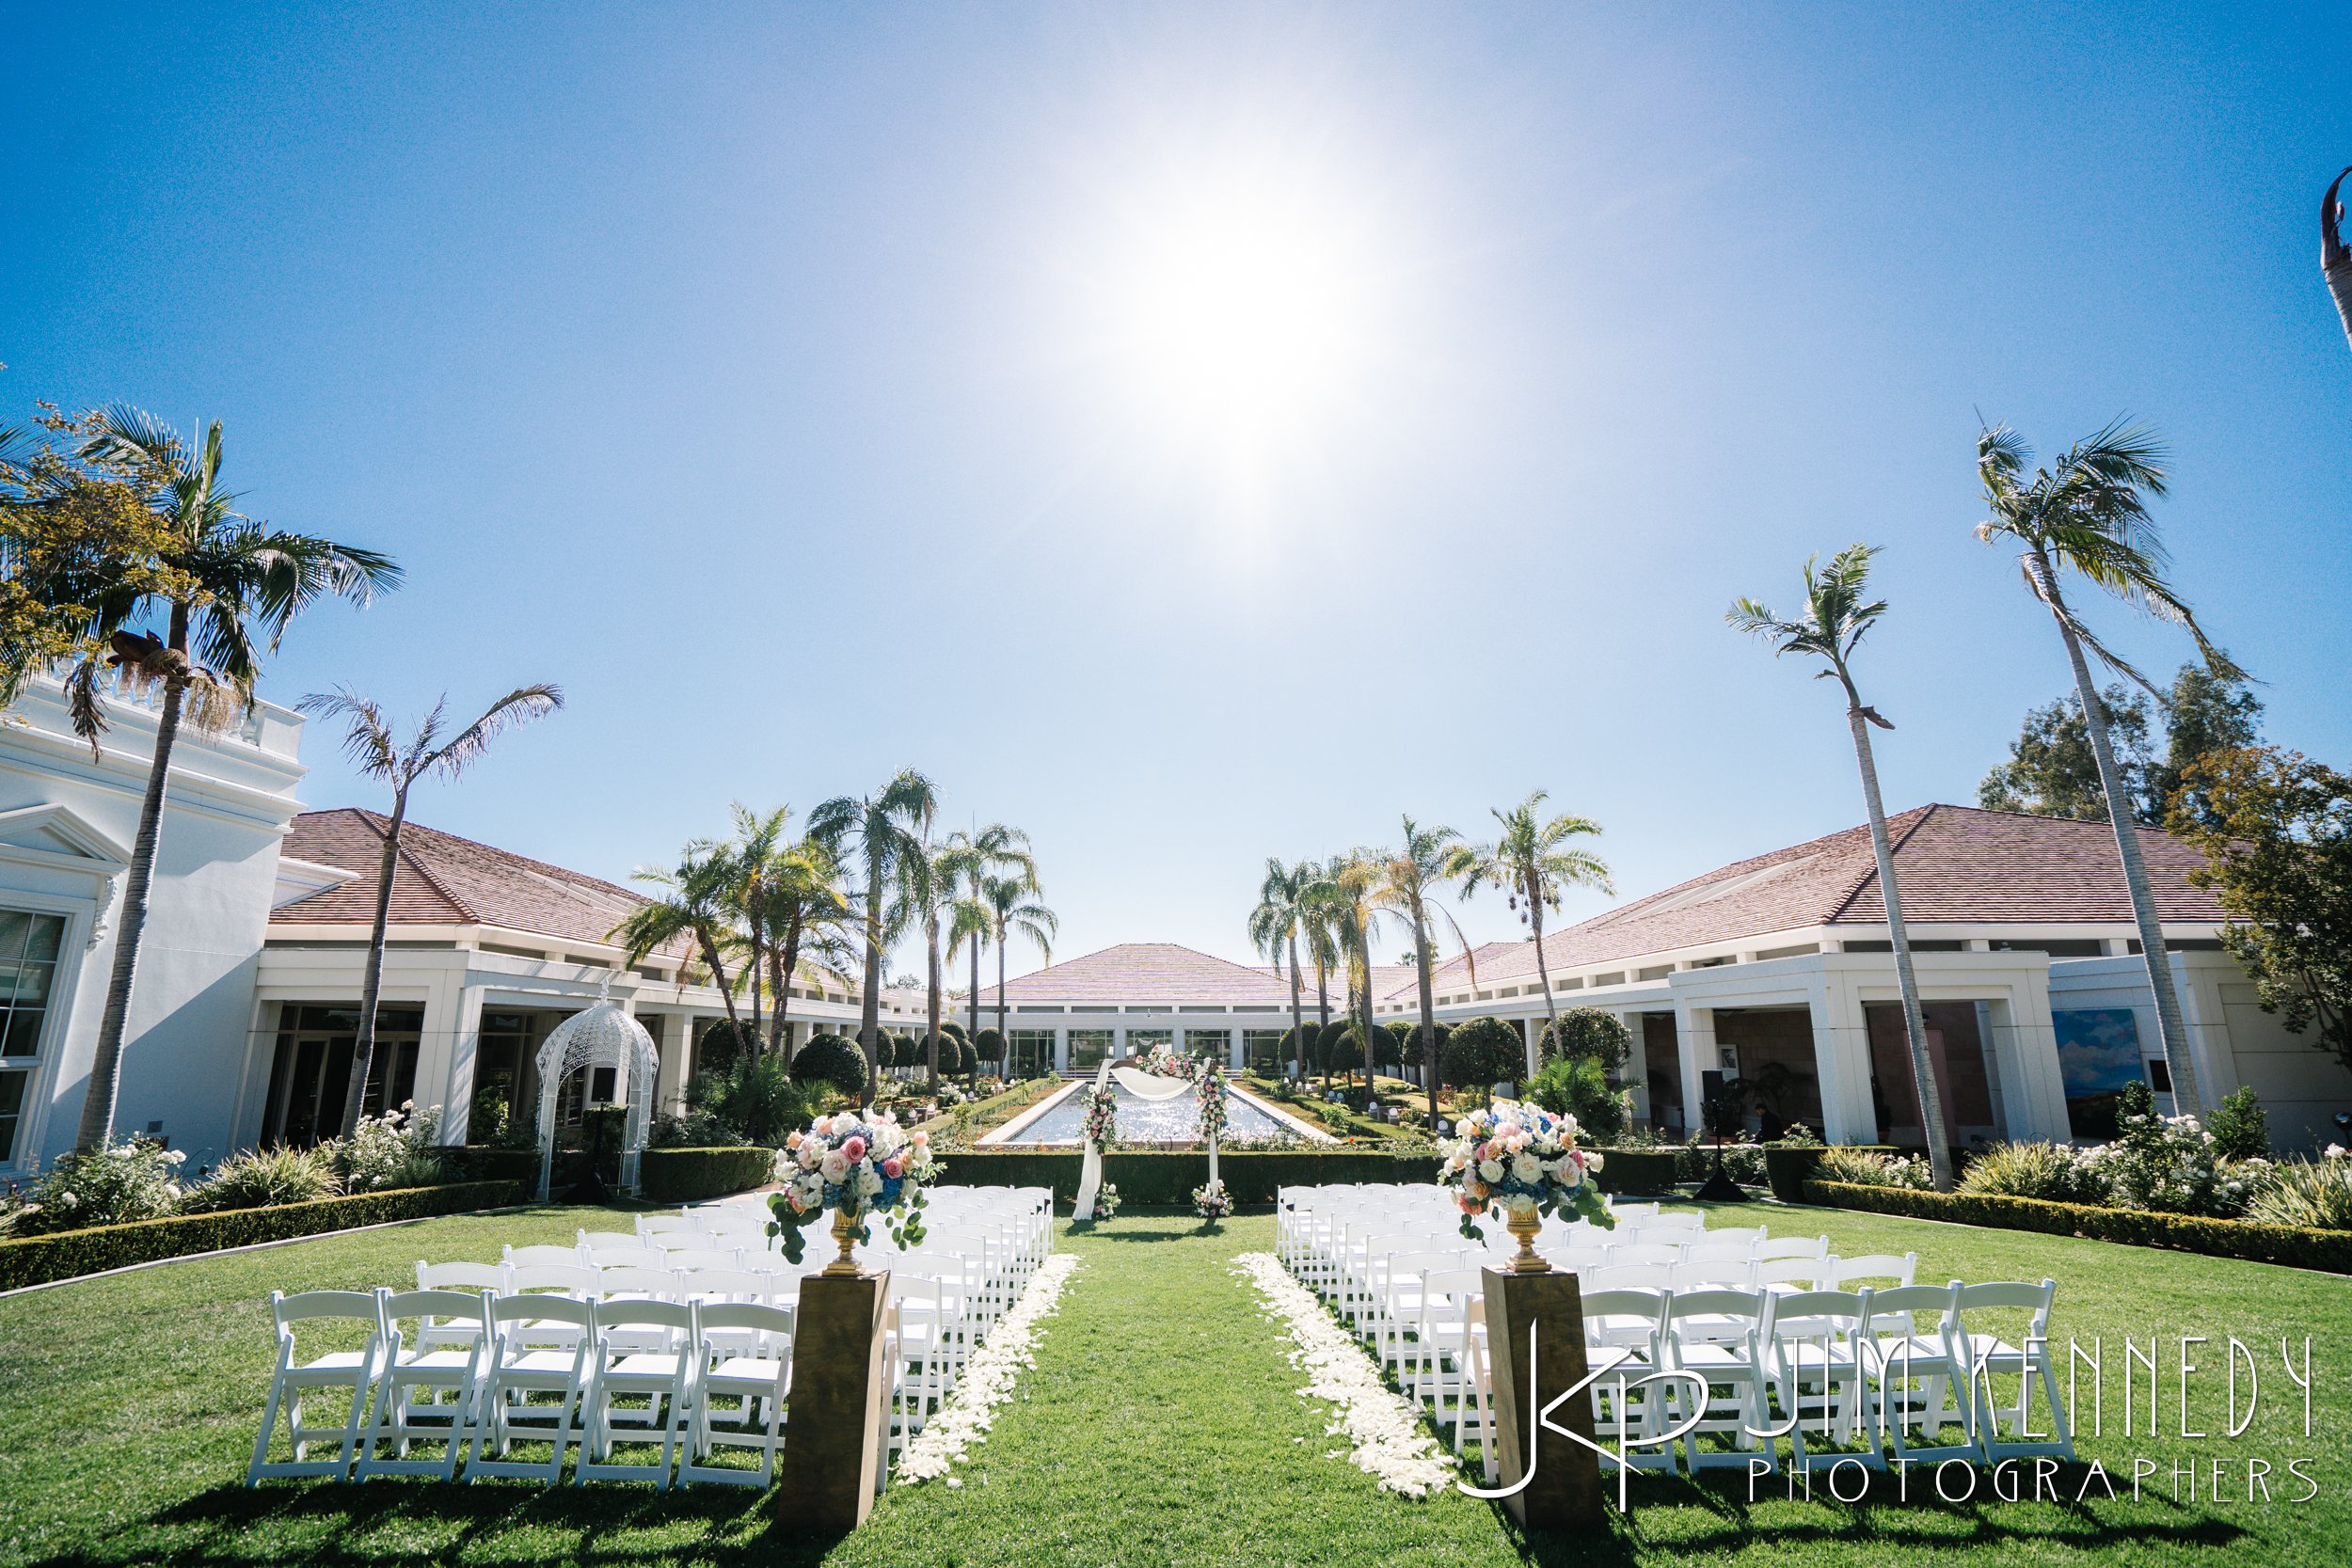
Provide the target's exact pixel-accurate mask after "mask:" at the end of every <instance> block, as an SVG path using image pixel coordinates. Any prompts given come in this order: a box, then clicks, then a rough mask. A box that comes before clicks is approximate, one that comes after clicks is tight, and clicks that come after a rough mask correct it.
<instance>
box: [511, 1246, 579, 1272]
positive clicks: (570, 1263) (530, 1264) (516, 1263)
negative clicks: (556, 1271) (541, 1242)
mask: <svg viewBox="0 0 2352 1568" xmlns="http://www.w3.org/2000/svg"><path fill="white" fill-rule="evenodd" d="M587 1260H588V1255H587V1254H586V1253H584V1252H582V1251H580V1245H579V1243H573V1244H572V1245H570V1246H511V1245H510V1246H503V1247H501V1248H500V1249H499V1261H501V1263H504V1264H505V1265H506V1266H507V1267H508V1268H510V1269H512V1268H545V1267H555V1268H573V1269H577V1268H580V1267H582V1266H584V1265H585V1264H586V1262H587Z"/></svg>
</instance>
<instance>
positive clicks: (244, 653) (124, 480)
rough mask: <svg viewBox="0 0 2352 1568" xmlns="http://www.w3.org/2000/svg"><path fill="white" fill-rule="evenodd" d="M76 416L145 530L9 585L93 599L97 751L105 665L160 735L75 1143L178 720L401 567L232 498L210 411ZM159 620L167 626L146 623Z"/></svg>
mask: <svg viewBox="0 0 2352 1568" xmlns="http://www.w3.org/2000/svg"><path fill="white" fill-rule="evenodd" d="M80 429H81V432H82V434H83V435H84V436H86V440H85V442H84V444H83V446H82V448H81V456H82V457H83V459H84V460H85V461H86V462H88V463H90V464H93V465H95V466H96V467H98V468H99V469H100V470H101V471H103V472H104V473H105V474H107V475H109V476H110V477H111V478H112V480H113V481H114V482H115V483H119V484H121V485H123V486H125V487H127V488H128V490H129V491H130V492H131V493H133V494H135V496H136V497H137V498H138V499H139V500H140V501H141V502H142V503H143V504H144V505H145V507H146V509H147V510H148V512H149V513H150V514H151V516H152V520H153V521H154V523H155V524H156V525H157V529H156V532H155V534H154V546H153V547H152V548H148V547H144V546H142V547H140V548H139V549H138V550H137V552H136V554H135V556H122V555H111V554H110V555H107V556H105V557H104V558H103V559H99V560H91V559H87V557H85V558H83V559H78V560H76V561H75V562H73V563H72V566H71V567H70V568H67V569H65V574H64V577H63V578H60V580H56V581H44V580H24V579H20V580H19V582H18V584H17V586H18V587H19V588H20V589H21V591H23V592H24V593H25V594H28V595H29V596H30V597H31V598H32V599H33V600H34V601H35V602H37V603H40V604H47V605H86V606H88V607H89V611H88V616H87V622H86V623H85V624H84V626H82V627H81V628H80V631H81V635H80V636H79V638H78V639H77V640H76V641H77V645H78V647H79V648H80V650H81V652H80V653H79V655H78V656H77V657H76V660H75V662H74V664H73V665H72V669H71V670H70V672H69V673H67V676H66V696H67V703H68V707H69V710H70V712H71V714H72V724H73V729H74V733H75V734H77V735H79V736H81V737H82V738H83V739H85V740H87V741H88V742H89V744H90V748H91V750H92V752H96V751H97V749H98V745H99V737H100V736H103V734H104V733H105V731H106V727H107V724H106V711H105V703H104V699H103V695H102V692H101V688H102V686H103V684H104V682H105V680H106V679H107V678H108V675H109V673H111V675H112V677H113V678H114V680H115V681H116V683H117V685H118V687H120V688H128V689H135V690H136V691H138V692H140V693H141V694H145V693H147V692H151V691H152V692H157V693H158V695H159V701H158V704H157V712H156V721H155V750H154V754H153V756H152V757H151V759H150V761H149V763H148V769H147V789H146V792H145V794H144V795H143V796H142V797H141V799H140V801H139V822H138V831H137V833H136V835H135V838H134V839H133V841H132V848H131V863H130V865H129V866H128V867H127V868H126V875H125V877H124V881H123V893H122V911H121V913H120V914H119V916H118V917H117V919H116V922H115V951H114V966H113V971H112V973H111V974H109V975H108V977H107V984H106V1003H105V1008H104V1010H103V1013H102V1014H101V1015H100V1018H99V1023H98V1040H97V1044H96V1046H95V1048H94V1049H93V1051H92V1052H91V1055H90V1072H89V1085H88V1087H87V1089H85V1090H84V1091H83V1096H82V1115H81V1121H80V1125H79V1127H78V1129H77V1130H76V1132H75V1135H74V1148H75V1149H76V1150H77V1151H79V1152H87V1151H90V1150H93V1149H97V1148H103V1147H104V1145H105V1143H106V1141H107V1140H108V1139H109V1138H111V1137H112V1136H113V1134H114V1117H115V1101H116V1097H117V1095H118V1093H119V1090H120V1087H121V1077H122V1037H123V1029H124V1024H125V1022H126V1021H127V1020H128V1019H129V1017H130V1012H131V991H132V987H133V984H134V981H135V976H136V974H137V971H138V958H139V945H140V942H141V939H142V938H143V937H144V936H145V934H146V930H147V907H148V895H149V889H150V886H151V883H152V881H153V879H154V872H155V855H156V848H157V845H158V844H159V842H160V840H161V837H162V833H163V818H164V791H165V786H166V784H167V780H168V778H169V776H170V772H171V753H172V747H173V745H174V744H175V743H176V742H177V740H178V739H179V735H180V727H181V724H182V721H183V719H184V720H185V721H187V722H190V723H193V724H195V725H196V726H197V727H198V728H199V730H202V729H206V728H217V727H219V726H220V725H223V724H225V723H227V722H228V721H230V718H231V717H232V716H233V715H235V714H237V713H239V712H241V711H243V710H245V709H246V708H247V707H249V706H250V705H251V703H252V699H253V683H254V681H255V679H256V678H257V677H258V676H259V674H260V671H261V660H262V654H263V652H264V651H268V652H275V651H276V650H277V648H278V641H279V640H280V639H281V638H283V637H284V635H285V632H286V627H287V626H288V625H289V624H290V623H291V622H292V621H293V620H294V616H296V615H297V614H299V613H301V612H302V611H303V610H307V609H309V608H310V606H311V605H312V604H314V603H316V602H317V601H318V600H320V599H322V598H325V597H326V596H328V595H336V596H340V597H342V598H345V599H348V600H350V601H352V602H353V603H355V604H360V605H364V604H366V603H368V602H369V601H370V600H371V599H372V598H373V596H374V595H375V594H377V593H379V592H383V591H388V590H389V589H392V588H395V587H397V586H398V585H399V583H400V576H401V574H400V568H399V567H398V566H395V565H394V564H393V563H392V562H391V560H390V558H389V557H387V556H384V555H380V554H378V553H377V552H375V551H373V550H368V549H361V548H359V547H358V546H351V545H339V544H336V543H335V542H333V541H332V540H328V539H322V538H319V537H317V536H316V535H313V534H307V533H291V532H286V531H280V530H277V529H272V528H270V527H269V526H267V525H266V524H262V523H257V522H255V521H253V520H252V519H251V518H250V517H247V516H246V515H244V514H243V513H241V512H239V511H237V510H236V504H235V503H236V499H237V498H236V497H235V496H234V495H233V494H232V493H230V491H229V490H227V489H224V488H223V487H222V484H221V474H220V469H221V458H222V439H221V427H220V422H219V421H218V420H215V421H213V423H211V424H210V425H208V426H206V427H205V432H204V441H203V444H202V446H201V447H200V448H191V447H189V446H188V445H187V444H186V443H185V442H184V441H183V440H182V439H181V437H180V436H179V435H178V433H177V432H175V431H173V430H172V429H171V428H170V427H169V426H168V425H166V424H164V423H163V422H161V421H160V420H156V419H154V418H153V417H152V416H151V415H149V414H147V413H144V412H142V411H141V410H139V409H136V408H130V407H125V406H120V405H117V406H114V407H109V408H105V409H103V410H100V411H99V412H98V413H96V414H95V415H93V416H91V417H90V418H89V420H87V422H85V423H84V424H82V425H81V427H80ZM154 626H161V628H162V629H161V635H157V633H156V632H155V631H154V630H152V629H150V628H151V627H154ZM28 673H30V671H29V669H27V668H15V669H11V670H9V671H8V672H7V673H6V675H5V679H0V686H5V688H6V695H8V696H13V695H14V694H15V690H16V689H17V687H18V685H19V684H20V683H21V682H22V681H23V679H24V676H25V675H26V674H28Z"/></svg>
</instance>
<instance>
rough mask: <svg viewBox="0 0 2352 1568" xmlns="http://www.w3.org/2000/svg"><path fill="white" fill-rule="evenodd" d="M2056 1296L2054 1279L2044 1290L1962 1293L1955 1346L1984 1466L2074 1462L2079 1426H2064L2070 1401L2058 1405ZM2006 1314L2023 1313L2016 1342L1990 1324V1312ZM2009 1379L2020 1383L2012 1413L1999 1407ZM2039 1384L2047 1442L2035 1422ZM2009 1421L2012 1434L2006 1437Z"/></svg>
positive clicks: (1974, 1288) (1975, 1288) (1998, 1288)
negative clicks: (2053, 1350) (2053, 1339)
mask: <svg viewBox="0 0 2352 1568" xmlns="http://www.w3.org/2000/svg"><path fill="white" fill-rule="evenodd" d="M2057 1295H2058V1281H2057V1280H2055V1279H2045V1280H2043V1281H2042V1283H2041V1284H2039V1285H2028V1284H2025V1283H2023V1282H2022V1281H2021V1282H2017V1283H2001V1284H1990V1285H1963V1286H1962V1287H1961V1288H1960V1301H1959V1303H1958V1311H1959V1322H1958V1323H1957V1324H1956V1326H1955V1328H1954V1331H1953V1339H1954V1342H1955V1346H1956V1348H1958V1349H1959V1350H1960V1352H1961V1354H1963V1356H1964V1357H1965V1359H1966V1364H1967V1367H1968V1399H1969V1403H1970V1405H1971V1407H1972V1408H1973V1410H1974V1411H1975V1414H1976V1423H1977V1439H1978V1441H1979V1443H1980V1444H1981V1445H1982V1447H1983V1450H1984V1462H1985V1463H1986V1464H1987V1465H1998V1464H1999V1463H2000V1462H2001V1461H2003V1460H2005V1459H2032V1458H2040V1457H2044V1456H2055V1457H2058V1458H2060V1459H2067V1460H2072V1459H2073V1458H2074V1425H2073V1423H2072V1422H2071V1421H2069V1420H2068V1419H2067V1416H2066V1402H2065V1401H2064V1400H2061V1399H2059V1398H2058V1369H2057V1367H2056V1366H2055V1365H2053V1364H2052V1361H2051V1357H2050V1307H2051V1304H2052V1302H2053V1301H2054V1300H2055V1299H2056V1298H2057ZM2002 1311H2010V1312H2023V1313H2025V1314H2026V1321H2025V1323H2024V1324H2023V1327H2022V1331H2020V1332H2019V1333H2018V1335H2017V1338H2015V1339H2014V1340H2013V1341H2012V1340H2010V1339H2006V1338H2002V1337H2001V1333H2000V1331H1999V1329H1998V1328H1997V1327H1996V1326H1995V1325H1994V1323H1991V1322H1989V1321H1988V1319H1989V1318H1990V1317H1991V1315H1992V1314H1993V1313H1995V1312H2002ZM2008 1378H2015V1379H2016V1380H2017V1403H2016V1404H2015V1405H2014V1406H2010V1405H2005V1404H2003V1403H2002V1402H2001V1401H2000V1394H1999V1390H2000V1385H2001V1382H2002V1380H2005V1379H2008ZM2037 1381H2039V1382H2040V1383H2041V1385H2042V1395H2043V1398H2044V1399H2045V1400H2046V1401H2047V1402H2048V1403H2049V1407H2050V1416H2049V1419H2050V1423H2051V1425H2050V1431H2049V1433H2048V1434H2047V1435H2043V1434H2041V1433H2033V1423H2032V1420H2031V1416H2032V1414H2033V1386H2034V1384H2035V1383H2036V1382H2037ZM2004 1419H2006V1420H2007V1421H2008V1422H2009V1424H2010V1431H2011V1432H2012V1433H2014V1434H2015V1435H2013V1436H2008V1437H2004V1436H2003V1435H2002V1434H2001V1423H2002V1422H2003V1420H2004ZM2028 1433H2031V1435H2028Z"/></svg>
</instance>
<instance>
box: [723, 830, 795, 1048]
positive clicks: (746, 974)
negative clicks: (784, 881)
mask: <svg viewBox="0 0 2352 1568" xmlns="http://www.w3.org/2000/svg"><path fill="white" fill-rule="evenodd" d="M730 809H731V810H732V811H733V812H734V815H735V837H734V839H733V840H731V841H730V842H729V843H728V845H727V847H726V849H725V863H726V878H725V883H726V885H725V888H724V891H723V897H724V898H725V900H726V903H727V907H728V910H729V911H730V912H731V913H732V914H733V915H734V917H735V918H734V926H735V928H736V930H737V931H738V932H739V933H740V934H741V938H742V942H743V945H744V950H745V951H744V962H743V967H742V968H741V969H740V970H739V971H738V972H737V974H736V980H737V983H738V984H739V985H740V986H742V987H743V989H744V990H746V991H748V992H749V993H750V995H751V999H752V1036H751V1043H750V1046H749V1047H748V1049H749V1050H751V1051H754V1052H756V1051H757V1050H758V1049H759V1042H760V1039H761V1037H763V1036H764V1035H765V1034H766V1032H767V1031H766V1024H765V1021H764V1019H763V1016H762V1009H761V1007H760V1005H759V998H760V992H761V990H763V989H764V988H765V986H766V985H767V979H768V976H767V962H766V961H767V958H768V957H769V954H768V934H769V909H768V903H769V899H770V897H771V894H772V891H773V884H774V881H775V879H776V878H777V876H778V875H780V873H781V867H780V866H779V865H778V857H780V856H781V855H782V854H783V853H784V852H785V849H786V844H785V841H784V829H785V824H786V823H787V821H789V820H790V819H791V816H792V808H791V807H790V806H778V807H777V808H776V809H775V810H774V811H771V812H769V813H768V814H767V815H766V816H762V815H760V814H759V813H758V812H755V811H753V810H752V809H751V808H749V807H748V806H746V805H744V804H743V803H742V802H741V801H737V802H736V803H735V804H734V806H733V807H732V808H730Z"/></svg>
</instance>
